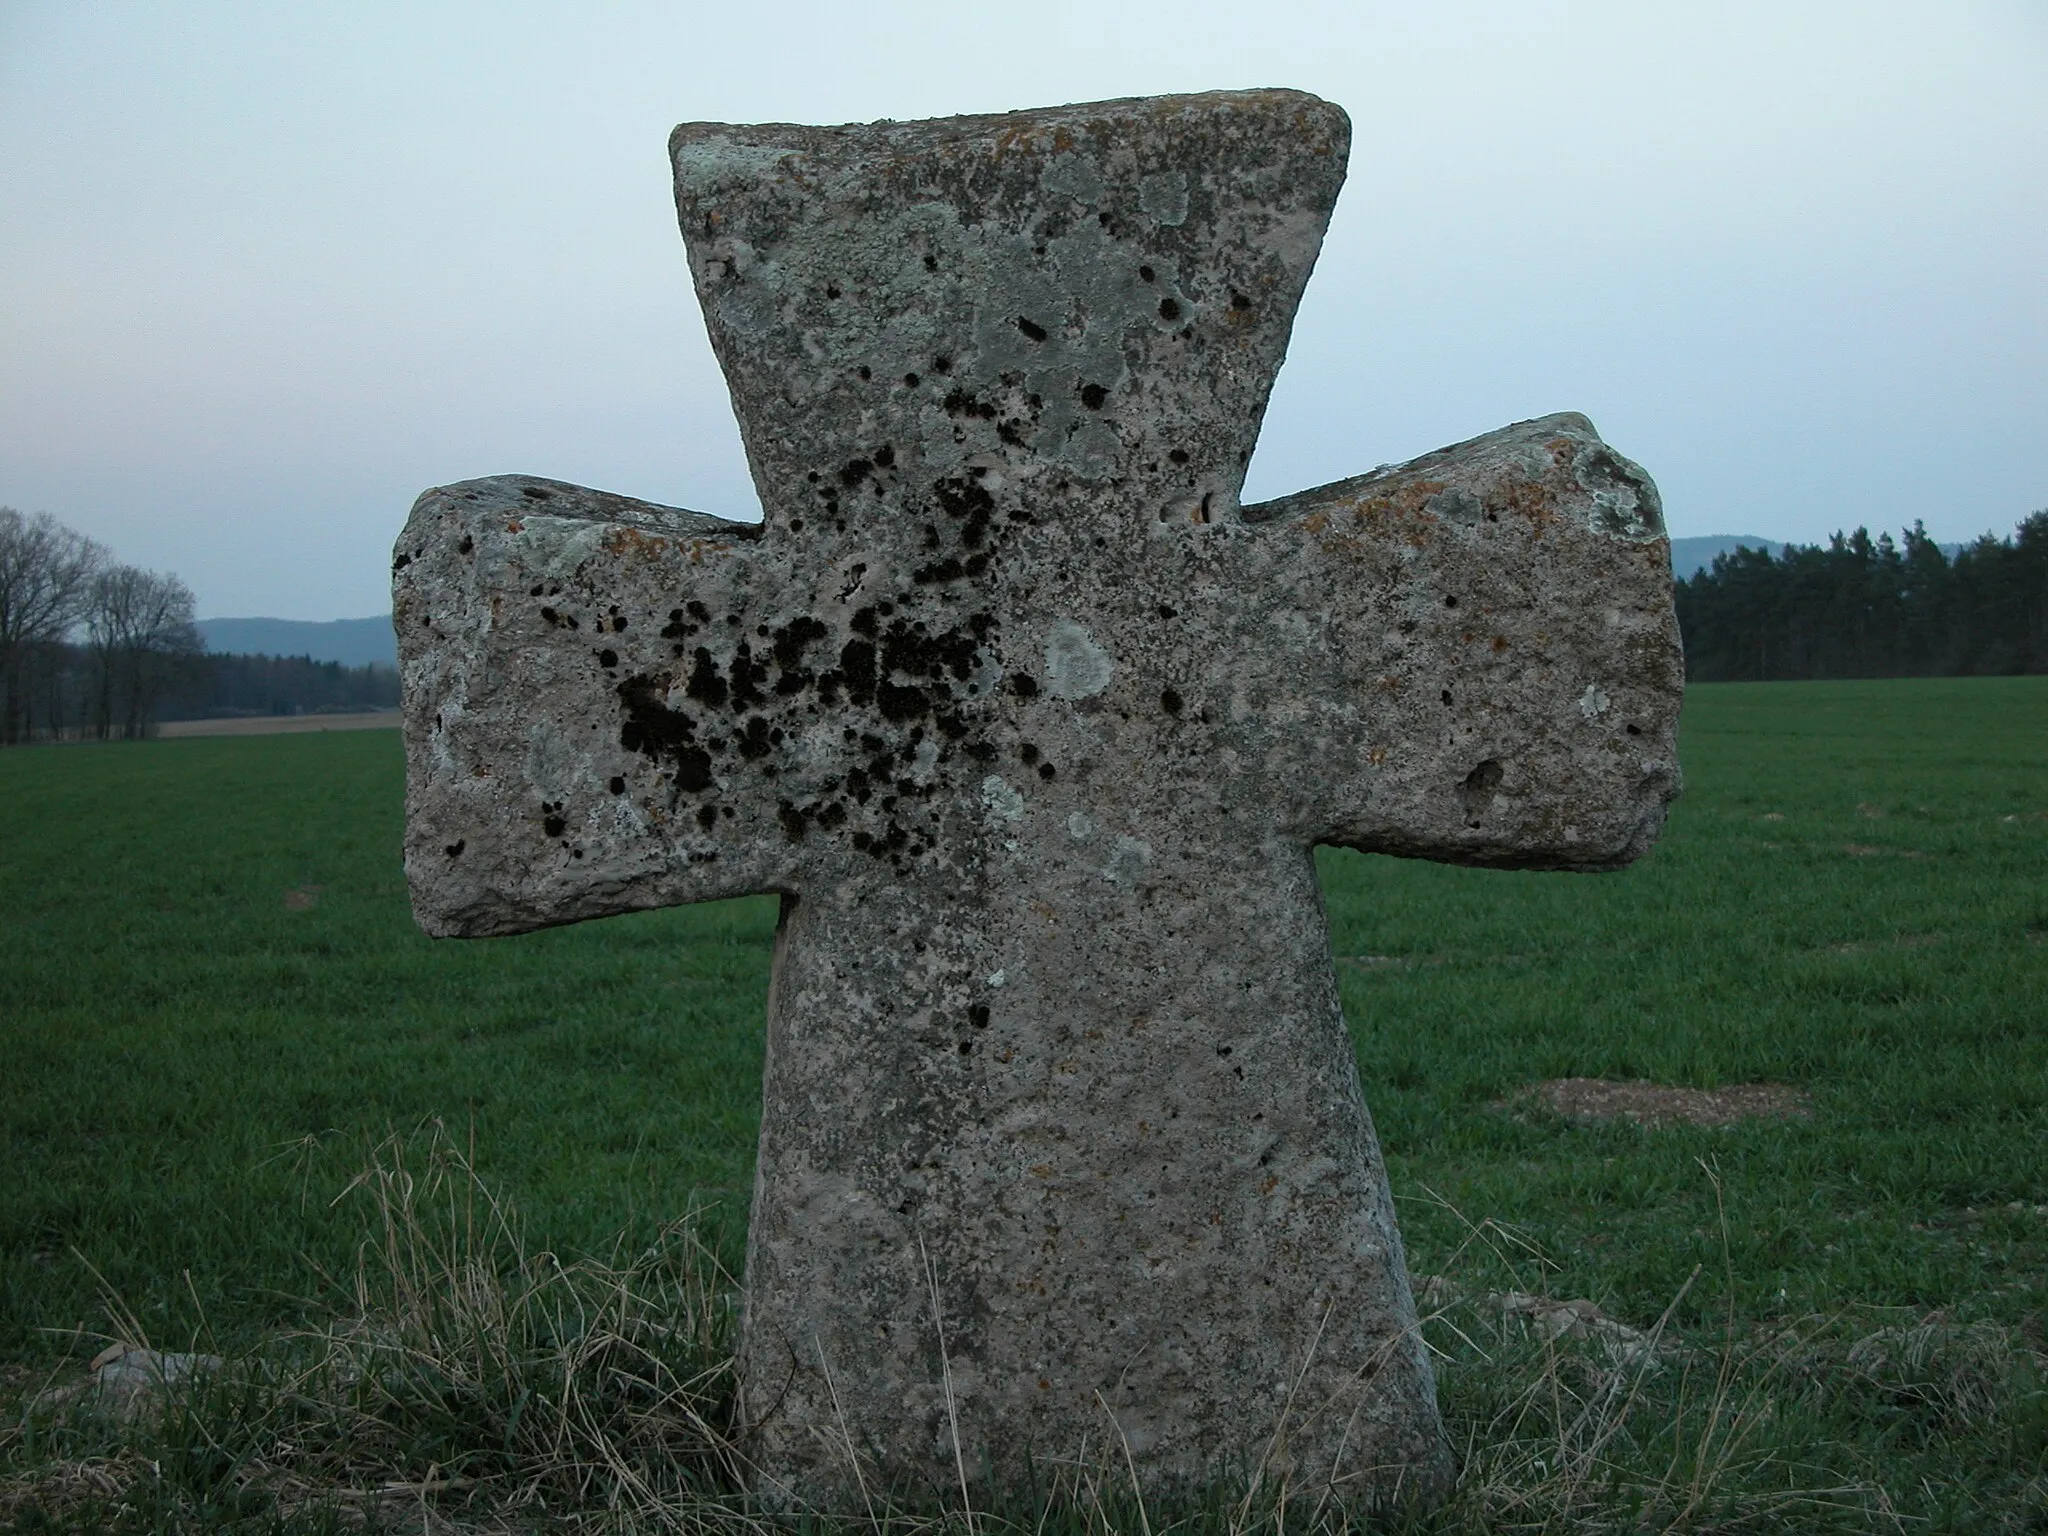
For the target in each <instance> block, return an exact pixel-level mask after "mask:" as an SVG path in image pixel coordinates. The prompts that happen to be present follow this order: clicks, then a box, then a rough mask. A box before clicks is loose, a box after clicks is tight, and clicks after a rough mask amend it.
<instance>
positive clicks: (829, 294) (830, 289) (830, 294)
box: [825, 283, 839, 299]
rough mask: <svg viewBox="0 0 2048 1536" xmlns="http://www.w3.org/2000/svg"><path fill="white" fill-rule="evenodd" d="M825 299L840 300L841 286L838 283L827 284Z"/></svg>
mask: <svg viewBox="0 0 2048 1536" xmlns="http://www.w3.org/2000/svg"><path fill="white" fill-rule="evenodd" d="M825 297H826V298H828V299H836V298H838V297H839V285H838V284H837V283H827V284H826V285H825Z"/></svg>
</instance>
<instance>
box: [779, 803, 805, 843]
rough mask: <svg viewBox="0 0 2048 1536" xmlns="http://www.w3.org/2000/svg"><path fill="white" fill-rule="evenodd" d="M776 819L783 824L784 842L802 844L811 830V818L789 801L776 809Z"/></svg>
mask: <svg viewBox="0 0 2048 1536" xmlns="http://www.w3.org/2000/svg"><path fill="white" fill-rule="evenodd" d="M775 819H776V820H777V821H779V822H781V823H782V838H783V841H784V842H790V843H800V842H802V841H803V840H804V834H805V833H806V832H808V831H809V830H810V817H809V816H808V815H807V814H805V813H804V812H803V811H800V810H798V809H797V808H796V807H795V806H794V805H791V804H790V803H789V802H788V801H787V800H785V801H783V802H782V803H781V804H780V805H779V806H777V807H776V808H775Z"/></svg>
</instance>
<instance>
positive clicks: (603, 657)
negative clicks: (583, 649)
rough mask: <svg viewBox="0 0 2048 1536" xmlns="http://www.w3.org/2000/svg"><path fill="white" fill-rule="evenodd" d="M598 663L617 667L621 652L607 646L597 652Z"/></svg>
mask: <svg viewBox="0 0 2048 1536" xmlns="http://www.w3.org/2000/svg"><path fill="white" fill-rule="evenodd" d="M597 664H598V665H599V666H600V667H616V666H617V665H618V664H619V653H618V652H617V651H615V650H613V649H611V647H609V646H607V647H605V649H603V650H601V651H599V652H598V653H597Z"/></svg>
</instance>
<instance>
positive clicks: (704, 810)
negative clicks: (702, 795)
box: [697, 805, 718, 832]
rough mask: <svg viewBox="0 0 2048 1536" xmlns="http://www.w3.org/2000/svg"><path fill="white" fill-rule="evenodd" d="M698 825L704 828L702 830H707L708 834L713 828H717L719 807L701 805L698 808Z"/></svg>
mask: <svg viewBox="0 0 2048 1536" xmlns="http://www.w3.org/2000/svg"><path fill="white" fill-rule="evenodd" d="M697 825H698V826H700V827H702V828H703V829H704V830H705V831H706V832H709V831H710V830H711V829H712V828H713V827H715V826H717V825H718V807H717V806H715V805H700V806H698V807H697Z"/></svg>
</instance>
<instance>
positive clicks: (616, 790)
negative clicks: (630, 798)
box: [604, 773, 626, 795]
mask: <svg viewBox="0 0 2048 1536" xmlns="http://www.w3.org/2000/svg"><path fill="white" fill-rule="evenodd" d="M604 787H605V788H606V789H608V790H610V791H611V792H612V793H613V794H615V795H623V794H624V793H625V792H626V781H625V780H624V779H622V778H621V777H619V775H617V774H616V773H615V774H613V775H612V776H611V777H610V778H609V779H607V780H605V785H604Z"/></svg>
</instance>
